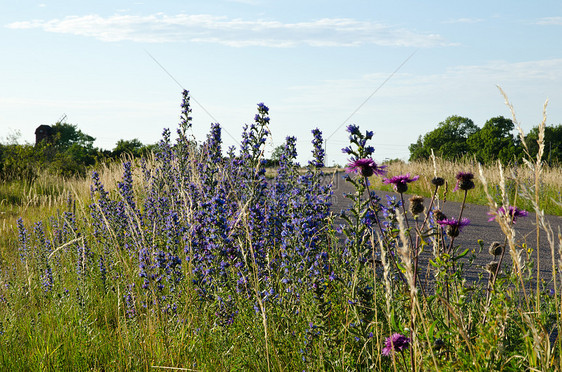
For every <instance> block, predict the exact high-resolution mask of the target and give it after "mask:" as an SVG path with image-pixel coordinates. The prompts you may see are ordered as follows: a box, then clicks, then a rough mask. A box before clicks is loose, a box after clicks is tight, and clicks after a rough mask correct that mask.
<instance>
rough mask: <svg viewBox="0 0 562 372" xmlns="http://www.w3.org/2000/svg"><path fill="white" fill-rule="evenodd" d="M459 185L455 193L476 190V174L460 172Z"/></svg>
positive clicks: (458, 174)
mask: <svg viewBox="0 0 562 372" xmlns="http://www.w3.org/2000/svg"><path fill="white" fill-rule="evenodd" d="M456 178H457V185H456V186H455V188H454V189H453V191H457V190H458V189H461V190H464V191H468V190H470V189H473V188H474V181H473V180H472V179H473V178H474V174H472V173H470V172H459V173H457V177H456Z"/></svg>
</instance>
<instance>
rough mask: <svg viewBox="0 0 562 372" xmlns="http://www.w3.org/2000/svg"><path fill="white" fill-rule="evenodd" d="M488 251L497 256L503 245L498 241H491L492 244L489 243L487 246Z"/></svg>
mask: <svg viewBox="0 0 562 372" xmlns="http://www.w3.org/2000/svg"><path fill="white" fill-rule="evenodd" d="M488 252H489V253H490V254H491V255H492V256H499V255H500V254H502V252H503V245H501V243H500V242H492V244H490V247H489V248H488Z"/></svg>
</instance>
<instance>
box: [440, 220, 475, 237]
mask: <svg viewBox="0 0 562 372" xmlns="http://www.w3.org/2000/svg"><path fill="white" fill-rule="evenodd" d="M437 223H438V224H439V225H441V226H443V227H445V226H447V235H449V236H450V237H456V236H459V233H460V232H461V230H462V228H463V227H465V226H468V225H469V224H470V220H469V219H468V218H462V219H461V220H460V221H459V220H457V219H456V218H454V217H451V218H447V219H444V220H441V221H437Z"/></svg>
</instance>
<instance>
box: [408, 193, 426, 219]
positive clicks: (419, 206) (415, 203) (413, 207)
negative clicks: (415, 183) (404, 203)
mask: <svg viewBox="0 0 562 372" xmlns="http://www.w3.org/2000/svg"><path fill="white" fill-rule="evenodd" d="M424 210H425V206H424V205H423V196H419V195H414V196H412V197H411V198H410V212H412V214H413V215H414V216H416V215H418V214H420V213H422V212H423V211H424Z"/></svg>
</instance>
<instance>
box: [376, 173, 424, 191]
mask: <svg viewBox="0 0 562 372" xmlns="http://www.w3.org/2000/svg"><path fill="white" fill-rule="evenodd" d="M418 178H420V176H414V177H412V176H410V173H408V174H401V175H400V176H394V177H392V178H385V179H384V181H383V182H384V183H386V184H387V185H390V184H392V186H394V190H396V192H399V193H401V194H402V193H405V192H406V191H408V184H409V183H410V182H414V181H417V180H418Z"/></svg>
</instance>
